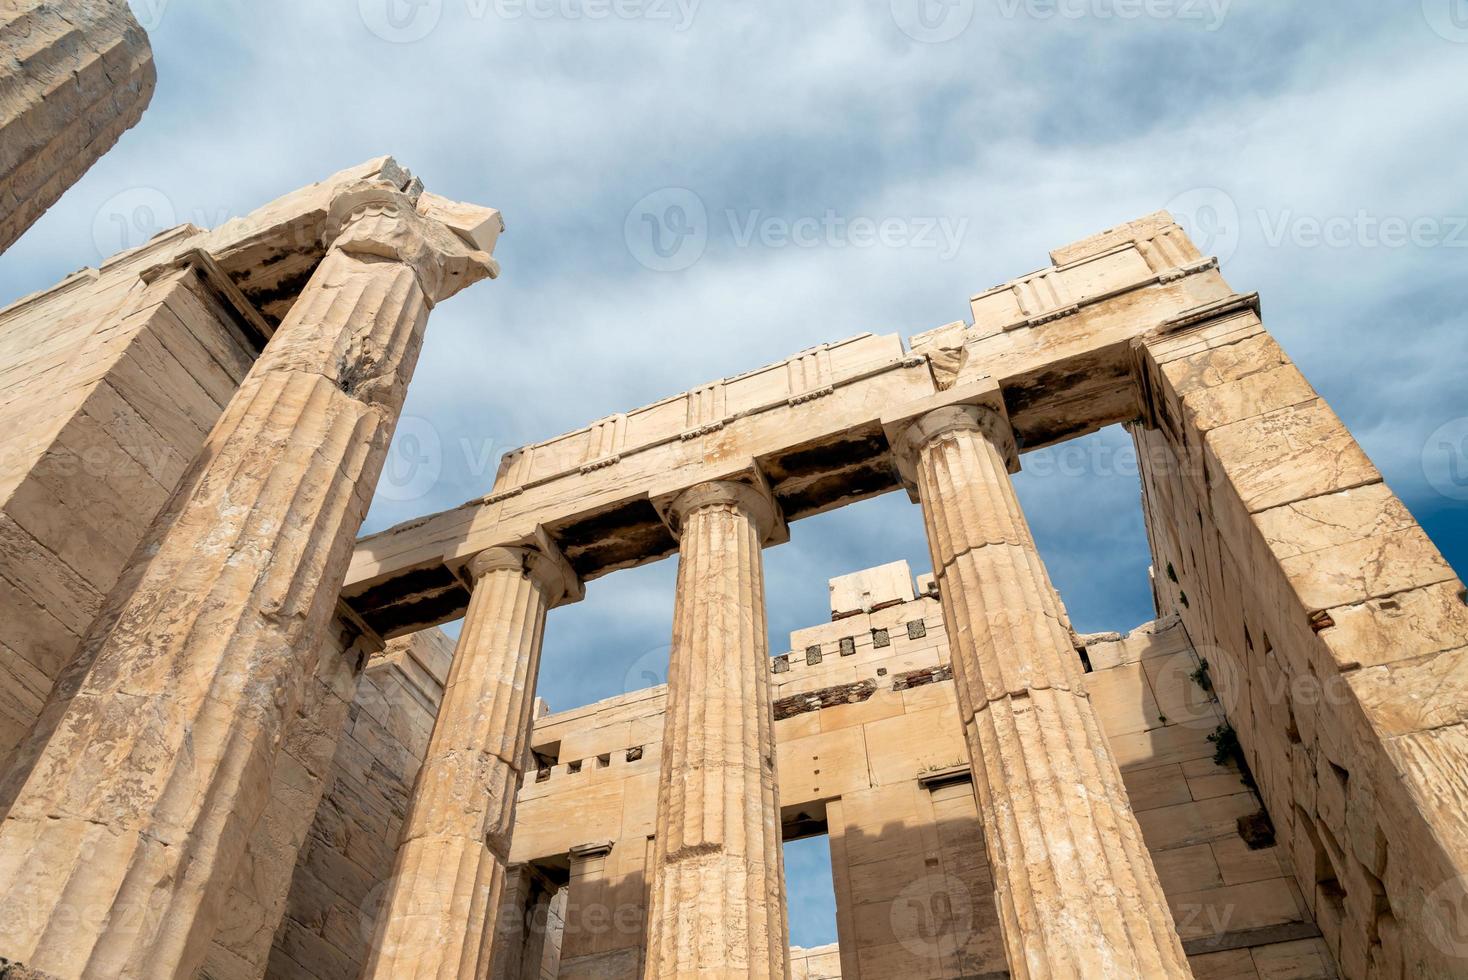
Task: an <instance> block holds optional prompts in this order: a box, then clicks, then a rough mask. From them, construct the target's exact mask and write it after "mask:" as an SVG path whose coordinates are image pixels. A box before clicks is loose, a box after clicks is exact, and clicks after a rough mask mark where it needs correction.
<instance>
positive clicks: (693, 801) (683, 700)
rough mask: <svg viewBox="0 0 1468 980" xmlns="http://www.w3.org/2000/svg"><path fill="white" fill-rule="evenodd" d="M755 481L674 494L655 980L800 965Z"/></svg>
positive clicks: (652, 953)
mask: <svg viewBox="0 0 1468 980" xmlns="http://www.w3.org/2000/svg"><path fill="white" fill-rule="evenodd" d="M776 520H777V515H776V511H775V509H774V502H773V501H772V500H770V498H769V497H768V495H767V494H765V493H764V492H762V491H761V490H759V489H756V488H755V487H751V486H748V485H745V484H742V483H731V482H723V481H721V482H715V483H704V484H700V485H698V486H695V487H693V488H691V489H689V490H687V491H685V492H684V493H683V494H681V495H680V496H679V497H678V498H677V499H676V500H674V501H673V503H672V505H671V507H670V508H669V523H670V526H671V527H673V529H674V532H675V533H676V534H677V535H678V540H679V549H678V556H679V557H678V586H677V588H678V592H677V597H676V599H675V604H674V610H673V648H672V654H671V662H670V664H669V668H668V710H667V717H666V720H665V723H664V728H663V763H662V772H661V778H660V780H659V784H658V818H657V838H656V844H655V846H656V851H655V855H654V858H653V871H652V875H653V877H652V895H653V897H652V910H653V911H652V915H651V916H650V918H649V920H648V923H649V925H648V932H649V938H648V957H647V967H646V971H645V972H646V976H648V977H670V978H671V977H689V976H750V977H784V976H786V975H787V974H788V973H789V964H788V952H787V949H786V947H787V942H786V924H785V874H784V865H783V861H782V857H781V851H780V805H779V800H778V793H777V787H776V784H775V738H774V727H773V726H774V715H773V713H772V708H771V703H770V674H769V649H768V643H769V641H768V639H767V627H766V623H765V590H764V568H763V560H762V557H761V550H762V548H763V546H764V543H765V541H766V540H767V538H768V537H769V535H770V533H771V531H772V530H773V529H774V526H775V523H776Z"/></svg>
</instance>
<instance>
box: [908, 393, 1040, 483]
mask: <svg viewBox="0 0 1468 980" xmlns="http://www.w3.org/2000/svg"><path fill="white" fill-rule="evenodd" d="M961 431H973V432H980V433H983V435H984V438H986V439H987V440H988V441H989V443H990V444H991V445H993V446H994V448H995V449H997V450H999V454H1000V455H1001V456H1002V457H1003V458H1004V459H1005V460H1006V461H1007V464H1008V468H1009V471H1010V472H1011V473H1014V472H1017V471H1018V470H1019V453H1018V452H1017V451H1016V449H1015V443H1014V430H1013V429H1011V428H1010V426H1009V420H1008V419H1006V418H1005V417H1004V415H1003V414H1002V413H1000V412H997V411H995V410H994V409H992V408H990V407H988V406H987V405H948V406H945V407H943V408H935V409H933V410H932V411H931V412H927V413H926V414H923V415H919V416H918V417H917V418H915V419H913V420H912V421H911V422H909V423H908V424H907V426H906V427H905V428H903V429H902V431H901V432H900V433H899V434H898V436H897V438H896V439H895V440H894V441H893V443H892V456H893V458H894V459H895V460H896V462H897V472H898V473H899V474H900V475H901V476H902V479H903V482H905V483H906V484H907V485H908V486H914V485H916V481H917V478H916V475H915V474H916V472H917V457H918V453H919V452H921V451H922V448H923V447H924V446H926V445H928V444H929V443H930V442H932V441H933V440H934V439H940V438H942V437H943V436H946V435H948V434H949V433H951V432H961Z"/></svg>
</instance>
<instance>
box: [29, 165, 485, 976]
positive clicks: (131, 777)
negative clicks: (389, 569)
mask: <svg viewBox="0 0 1468 980" xmlns="http://www.w3.org/2000/svg"><path fill="white" fill-rule="evenodd" d="M420 203H421V205H422V206H423V207H424V208H425V209H426V208H432V207H433V205H432V203H431V202H430V201H429V200H427V199H426V198H425V199H423V200H422V201H421V202H419V201H415V199H414V198H413V197H410V196H409V195H406V194H404V193H402V192H400V191H398V190H396V189H395V188H394V187H392V186H390V185H388V184H386V183H382V182H363V183H359V184H356V185H352V186H350V187H348V188H346V189H344V190H343V191H341V192H340V193H339V194H338V195H337V196H336V198H335V199H334V200H333V202H332V204H331V210H330V218H329V221H328V223H327V232H326V235H327V238H328V239H329V242H330V248H329V250H328V252H327V254H326V256H325V258H324V259H323V260H322V262H321V264H320V266H319V268H317V270H316V272H315V273H314V274H313V275H312V277H311V280H310V282H309V283H308V284H307V286H306V287H305V289H304V290H303V291H302V293H301V295H300V297H299V298H298V299H297V301H296V302H295V304H294V306H292V308H291V310H290V313H289V315H288V316H287V317H286V319H285V321H284V322H283V323H282V324H281V326H280V328H279V330H278V331H276V333H275V335H274V337H273V338H272V339H271V342H270V344H269V346H268V348H267V350H266V351H265V353H264V354H263V355H262V356H261V357H260V359H259V361H257V362H256V364H255V366H254V367H253V368H252V369H251V371H250V373H249V374H248V375H247V376H246V378H245V381H244V382H243V384H242V385H241V386H240V389H239V392H238V393H237V394H236V395H235V396H234V398H233V399H232V400H231V401H230V403H229V405H228V406H227V407H226V408H225V410H224V413H223V415H222V416H221V417H220V419H219V421H218V423H217V424H216V425H215V426H214V429H213V431H212V432H211V433H210V436H209V438H208V440H207V441H206V442H205V445H204V447H203V450H202V452H201V453H200V455H199V457H198V460H197V461H196V463H195V465H194V467H193V469H192V470H191V471H190V472H189V473H188V474H187V475H185V476H184V478H183V480H182V482H181V484H180V485H179V488H178V490H177V491H176V492H175V494H174V496H173V498H172V500H171V501H170V502H169V504H168V505H167V506H166V507H165V508H164V509H163V511H162V512H161V513H160V514H159V516H158V518H157V519H156V520H155V521H154V524H153V527H152V530H151V531H150V532H149V535H148V537H147V538H146V539H145V541H144V545H143V546H142V547H140V548H139V550H138V551H137V552H136V556H135V558H134V561H133V563H132V565H131V566H130V567H129V568H128V569H127V570H125V571H124V573H123V575H122V577H121V579H120V581H119V582H118V584H117V586H116V587H115V588H114V589H113V592H112V594H111V596H110V597H109V599H108V601H107V604H106V605H105V606H104V607H103V611H102V614H101V615H100V616H99V617H98V619H97V621H96V622H95V623H94V624H93V626H92V629H91V631H90V633H89V635H88V637H87V638H86V640H85V642H84V644H83V646H82V649H81V652H80V654H78V656H77V659H76V660H75V661H74V662H73V664H72V665H71V667H70V668H69V669H68V670H67V671H66V672H65V673H64V674H63V675H62V676H61V678H60V680H59V681H58V684H57V691H56V692H55V693H54V694H53V696H52V699H51V701H50V702H49V703H48V704H47V706H46V708H45V710H44V711H43V712H42V716H41V721H40V724H39V725H38V727H37V729H36V731H35V732H34V733H33V734H32V735H31V737H30V739H29V740H28V741H26V742H24V743H22V745H21V748H20V750H19V751H20V756H21V762H22V764H21V765H18V766H16V767H15V768H14V769H13V770H12V779H11V782H10V783H9V784H7V785H6V786H4V788H3V802H6V803H10V804H11V805H10V806H9V807H8V812H7V814H6V817H5V820H4V823H3V824H0V879H3V880H4V881H5V882H7V888H6V891H5V894H4V895H3V897H0V956H3V957H4V958H5V959H7V960H9V961H11V962H19V963H23V964H25V965H26V966H28V967H30V968H31V969H34V970H38V971H41V972H42V973H45V974H50V975H54V976H56V977H60V978H73V977H87V978H92V977H96V978H104V977H106V978H113V977H129V978H131V977H139V978H141V977H149V978H153V977H177V978H191V977H193V976H194V974H195V972H196V971H197V970H198V968H199V966H200V965H201V963H202V962H203V959H204V957H205V955H206V954H207V952H208V948H209V944H210V940H211V938H212V936H213V933H214V929H215V926H216V925H217V921H218V916H219V913H220V909H221V906H222V904H223V901H224V899H225V897H226V895H227V893H228V890H229V888H230V886H231V884H232V881H233V875H234V871H235V867H236V865H237V863H238V861H239V859H240V857H241V855H242V854H243V852H244V849H245V845H246V841H247V839H248V838H249V836H250V833H251V830H252V828H253V827H254V824H255V821H256V820H257V819H258V818H259V817H260V815H261V814H262V812H263V811H264V810H265V808H266V806H267V804H268V802H269V800H270V785H271V776H272V772H273V769H274V766H275V761H276V756H277V753H278V751H279V749H280V747H281V743H282V740H283V736H284V728H285V723H286V721H287V719H289V718H290V717H291V716H292V714H293V713H294V712H295V710H296V708H297V706H298V704H299V702H300V699H301V698H302V696H303V691H304V688H305V685H306V684H307V682H308V681H309V679H310V678H311V676H312V674H313V672H314V669H315V661H316V658H317V655H318V652H319V651H320V650H321V648H322V646H323V643H324V641H325V639H326V631H327V628H328V626H329V624H330V622H331V619H332V616H333V614H334V612H335V610H336V606H337V597H338V590H339V588H340V583H341V581H342V578H343V576H344V575H345V574H346V570H347V562H348V560H349V559H350V556H351V553H352V547H353V541H354V539H355V537H356V534H357V531H358V528H359V527H360V526H361V522H362V518H363V516H364V515H365V514H366V511H367V504H368V501H369V499H370V496H371V490H372V487H373V486H374V485H375V483H376V480H377V476H378V473H379V472H380V469H381V466H382V464H383V460H384V458H385V456H386V453H387V448H388V443H389V440H390V439H391V436H392V431H393V427H394V425H395V423H396V420H397V415H398V412H399V410H400V408H401V406H402V403H403V398H404V396H405V394H406V390H407V384H408V380H409V378H410V377H411V376H412V372H413V367H414V365H415V363H416V361H417V357H418V351H419V347H420V345H421V343H422V338H423V331H424V328H425V326H426V324H427V319H428V312H429V309H430V307H431V306H432V305H433V304H434V303H435V302H437V301H439V300H442V299H444V298H447V297H448V296H451V295H453V294H454V293H455V292H457V291H458V290H459V289H461V288H462V287H464V286H466V285H468V284H470V283H472V282H474V281H475V280H477V279H479V278H482V277H484V276H486V275H492V274H493V273H494V270H495V266H494V260H493V259H492V258H490V256H489V254H488V253H487V252H484V251H480V250H478V249H476V248H474V247H473V246H472V245H471V244H470V242H469V241H467V240H466V239H465V238H461V237H460V236H459V235H458V234H456V233H455V232H454V231H452V230H450V228H449V227H447V226H446V225H444V224H442V223H440V222H439V221H437V220H435V219H433V218H430V217H427V216H425V215H424V214H422V213H420V212H419V210H418V205H419V204H420ZM466 214H467V212H465V211H463V210H462V209H461V212H460V216H459V217H460V218H462V217H464V216H465V215H466ZM455 220H456V221H457V220H459V219H458V218H456V219H455Z"/></svg>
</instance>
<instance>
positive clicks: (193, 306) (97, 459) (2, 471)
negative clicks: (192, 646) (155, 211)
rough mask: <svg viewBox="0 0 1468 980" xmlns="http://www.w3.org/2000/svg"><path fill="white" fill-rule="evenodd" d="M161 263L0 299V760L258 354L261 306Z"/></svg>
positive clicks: (134, 258) (118, 263) (137, 259)
mask: <svg viewBox="0 0 1468 980" xmlns="http://www.w3.org/2000/svg"><path fill="white" fill-rule="evenodd" d="M196 230H197V229H192V228H190V227H188V226H184V227H183V228H180V229H176V230H175V231H174V232H170V233H168V235H166V236H164V237H163V238H162V239H160V241H159V242H158V243H157V246H158V247H164V248H166V247H167V245H168V243H169V241H171V240H173V239H176V238H178V237H180V236H182V235H187V234H190V233H192V232H193V231H196ZM158 261H159V258H158V256H157V255H156V254H155V249H153V248H145V249H142V250H138V251H136V252H133V253H126V254H124V255H122V256H119V257H118V258H116V259H114V260H112V261H111V262H109V263H107V264H104V265H103V267H102V269H101V270H100V271H98V270H92V269H86V270H83V271H81V272H78V273H76V274H75V275H73V276H71V277H69V278H68V279H66V280H64V281H63V282H62V283H60V284H59V285H57V286H55V287H53V288H52V289H50V290H48V291H46V292H43V293H38V294H36V295H34V296H30V297H27V298H25V299H22V300H20V301H18V302H16V303H15V304H13V305H11V306H10V307H8V308H7V309H5V310H3V311H0V595H3V597H4V606H5V608H6V609H7V610H14V614H13V615H6V616H5V617H4V619H3V620H0V767H3V766H5V765H8V763H9V760H10V757H11V754H12V752H13V750H14V748H15V746H16V744H17V743H18V742H19V740H20V739H21V738H22V737H23V736H24V735H25V733H26V732H28V731H29V730H30V729H31V727H32V725H33V724H34V723H35V720H36V716H37V714H38V712H39V711H40V708H41V705H42V703H43V702H44V700H45V698H46V695H47V694H48V693H49V692H50V690H51V686H52V682H53V681H54V679H55V678H56V676H57V674H58V672H59V671H60V670H61V668H62V667H63V666H64V665H65V664H66V663H68V662H69V661H70V660H71V659H72V656H73V654H74V653H75V651H76V648H77V645H78V644H79V643H80V642H81V641H80V638H81V636H82V634H83V633H84V632H85V631H86V629H87V627H88V625H89V624H90V623H91V621H92V618H93V617H94V616H95V615H96V613H97V611H98V609H99V608H100V607H101V604H102V599H103V597H104V596H106V594H107V592H108V590H110V589H111V588H112V586H113V584H114V583H115V582H116V581H117V578H118V576H119V575H120V574H121V572H122V569H123V565H124V563H125V562H126V561H127V559H128V557H129V555H130V554H131V553H132V551H133V549H134V548H135V547H136V546H137V544H138V542H139V541H140V540H141V539H142V537H143V534H144V532H145V530H146V529H147V527H148V525H149V523H150V522H151V521H152V519H153V517H154V515H155V514H156V513H157V512H158V511H159V510H160V509H161V508H162V506H163V504H164V502H165V501H166V500H167V499H168V496H169V494H170V493H171V492H172V491H173V489H174V487H175V486H176V485H177V484H178V482H179V481H180V479H182V478H183V476H184V473H185V472H186V470H187V469H188V467H189V465H190V463H191V462H192V461H193V459H194V456H195V454H196V453H197V452H198V450H199V448H200V446H202V445H203V442H204V437H205V435H206V434H207V433H208V431H209V429H210V427H211V426H213V424H214V422H215V420H216V419H217V418H218V417H219V414H220V412H221V411H222V409H223V406H224V405H225V404H226V403H227V402H228V401H229V399H230V398H231V397H232V396H233V394H234V392H235V389H236V388H237V387H238V386H239V384H240V381H241V380H242V379H243V378H244V376H245V374H246V372H247V371H248V370H249V369H250V366H251V365H252V364H253V363H254V358H255V356H256V354H257V353H258V347H257V346H255V344H254V343H253V341H252V339H251V337H250V336H248V335H247V334H246V333H245V332H243V330H242V328H241V326H240V324H241V322H242V317H244V316H247V315H248V313H249V312H250V311H243V310H241V309H240V308H238V307H237V306H232V305H231V298H230V297H226V296H225V295H223V294H222V293H221V292H220V291H219V290H218V289H215V288H214V287H213V286H212V285H211V283H210V280H209V278H208V277H207V276H206V275H205V274H204V273H203V272H202V271H201V269H200V268H199V267H197V266H184V267H181V268H175V269H172V270H168V271H162V272H160V273H159V274H158V275H157V276H156V278H153V279H152V281H151V282H144V281H143V280H142V279H141V278H140V277H139V272H140V271H142V270H143V269H146V268H148V267H149V266H151V265H153V264H154V263H156V262H158ZM234 301H235V302H238V303H243V302H245V301H244V300H243V299H242V298H238V297H236V298H234Z"/></svg>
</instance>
